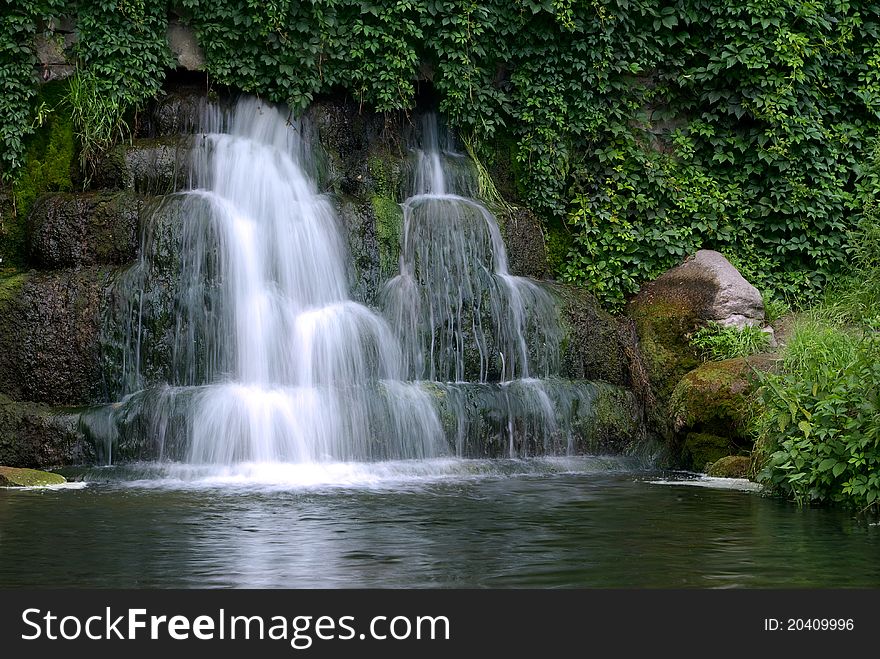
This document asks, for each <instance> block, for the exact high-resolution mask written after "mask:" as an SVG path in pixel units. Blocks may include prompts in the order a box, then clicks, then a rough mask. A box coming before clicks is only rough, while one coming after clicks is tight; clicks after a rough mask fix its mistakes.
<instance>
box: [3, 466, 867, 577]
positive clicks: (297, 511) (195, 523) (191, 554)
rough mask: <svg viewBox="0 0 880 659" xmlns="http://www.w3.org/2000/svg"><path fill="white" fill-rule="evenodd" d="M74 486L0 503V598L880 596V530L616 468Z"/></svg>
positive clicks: (249, 474)
mask: <svg viewBox="0 0 880 659" xmlns="http://www.w3.org/2000/svg"><path fill="white" fill-rule="evenodd" d="M69 474H70V475H73V476H77V475H78V476H79V477H83V478H85V479H86V480H87V481H88V483H87V484H86V485H85V486H84V487H81V488H80V489H61V490H14V489H6V490H3V489H0V586H2V587H27V586H37V587H113V588H130V587H131V588H155V587H159V588H166V587H184V588H191V587H194V588H200V587H255V588H272V587H290V588H299V587H340V588H350V587H406V588H410V587H417V588H424V587H469V588H470V587H477V588H482V587H493V588H494V587H635V588H644V587H671V588H678V587H685V588H691V587H695V588H727V587H749V588H755V587H819V588H830V587H869V586H870V587H877V586H880V562H878V560H877V558H878V557H880V527H877V526H871V525H869V524H868V523H866V522H864V521H859V520H857V519H855V518H854V517H853V516H851V515H848V514H846V513H843V512H840V511H829V510H815V509H806V510H799V509H797V508H796V507H794V506H793V505H791V504H788V503H786V502H783V501H778V500H774V499H770V498H766V497H763V496H762V495H760V494H758V493H754V492H744V491H737V490H730V489H717V488H712V487H692V486H688V485H684V484H681V485H669V484H659V483H657V482H656V481H657V480H659V479H661V478H668V477H669V476H670V475H669V474H657V473H651V472H646V471H640V470H638V469H637V468H634V467H633V465H632V464H631V463H628V462H626V461H621V460H615V459H610V458H608V459H605V458H580V459H565V458H550V459H535V460H508V461H477V460H469V461H466V460H438V461H424V462H406V461H401V462H392V463H381V464H377V465H363V464H361V465H357V464H336V465H325V466H323V467H320V468H317V469H316V470H309V469H308V468H306V467H304V466H302V465H300V466H298V467H293V468H292V470H291V469H286V468H285V467H284V466H283V465H271V466H261V465H250V466H244V467H241V468H237V469H229V470H225V471H223V470H220V471H218V470H211V471H200V469H198V468H188V467H182V466H180V467H156V466H146V467H135V468H131V467H130V468H119V467H115V468H105V469H93V470H90V471H88V472H78V474H77V473H72V474H71V473H70V472H69Z"/></svg>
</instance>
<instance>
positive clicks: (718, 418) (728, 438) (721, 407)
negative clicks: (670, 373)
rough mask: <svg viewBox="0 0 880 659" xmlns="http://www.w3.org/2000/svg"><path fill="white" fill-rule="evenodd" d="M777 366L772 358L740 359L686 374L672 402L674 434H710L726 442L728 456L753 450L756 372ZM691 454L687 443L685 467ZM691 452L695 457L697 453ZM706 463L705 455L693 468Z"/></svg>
mask: <svg viewBox="0 0 880 659" xmlns="http://www.w3.org/2000/svg"><path fill="white" fill-rule="evenodd" d="M775 363H776V362H775V358H774V357H773V356H772V355H754V356H752V357H738V358H736V359H727V360H724V361H720V362H707V363H705V364H703V365H702V366H700V367H699V368H696V369H694V370H693V371H691V372H690V373H688V374H687V375H685V376H684V377H683V378H682V379H681V381H680V382H679V383H678V385H677V386H676V387H675V390H674V391H673V393H672V397H671V399H670V401H669V413H670V415H671V425H672V430H673V432H674V433H675V434H676V435H677V436H679V437H681V436H684V435H687V437H690V436H691V434H692V433H701V434H707V433H708V434H710V435H712V436H714V437H717V438H719V440H720V439H723V440H724V444H723V446H724V447H725V450H726V451H727V452H726V453H725V455H727V454H729V453H731V452H737V451H738V450H745V449H748V448H750V447H751V444H752V438H751V437H750V436H749V434H748V423H749V416H750V414H751V410H752V402H751V394H752V392H753V391H754V387H755V383H756V377H755V371H769V370H771V369H772V368H774V366H775ZM688 452H689V449H688V448H687V440H685V449H684V450H683V451H682V455H683V458H684V461H685V464H687V455H688ZM690 453H691V455H692V456H693V451H690ZM719 457H722V456H719ZM703 460H704V457H703V456H699V457H695V458H694V459H693V461H692V462H691V464H690V466H691V467H693V468H695V469H702V468H703V466H704V464H705V463H704V462H703Z"/></svg>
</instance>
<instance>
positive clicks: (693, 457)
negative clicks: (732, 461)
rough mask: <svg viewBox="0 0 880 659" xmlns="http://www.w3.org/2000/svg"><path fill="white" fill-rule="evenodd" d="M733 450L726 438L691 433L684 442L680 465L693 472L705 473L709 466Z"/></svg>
mask: <svg viewBox="0 0 880 659" xmlns="http://www.w3.org/2000/svg"><path fill="white" fill-rule="evenodd" d="M734 449H735V447H732V446H731V445H730V440H729V439H728V438H727V437H719V436H718V435H712V434H710V433H698V432H692V433H689V434H688V435H687V437H685V440H684V446H683V449H682V464H683V466H685V467H689V468H691V469H694V470H695V471H705V470H706V468H707V466H708V465H709V464H711V463H714V462H717V461H718V460H720V459H721V458H723V457H725V456H727V455H730V452H731V450H734Z"/></svg>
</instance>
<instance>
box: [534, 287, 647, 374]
mask: <svg viewBox="0 0 880 659" xmlns="http://www.w3.org/2000/svg"><path fill="white" fill-rule="evenodd" d="M548 287H549V290H550V292H551V293H552V294H553V295H554V297H555V298H556V300H557V301H558V303H559V310H560V321H561V324H562V332H563V336H562V345H561V349H560V361H561V375H562V376H563V377H567V378H572V379H582V380H603V381H605V382H610V383H611V384H617V385H620V386H624V387H628V386H630V385H631V384H632V377H631V369H630V363H629V357H628V354H630V353H631V351H628V350H627V341H626V332H623V331H622V327H621V323H620V320H619V319H617V318H615V317H614V316H612V315H611V314H609V313H607V312H606V311H603V310H602V308H601V306H600V305H599V302H598V300H596V298H595V297H593V295H591V294H590V293H589V291H587V290H585V289H582V288H578V287H576V286H571V285H568V284H555V283H554V284H551V285H549V286H548Z"/></svg>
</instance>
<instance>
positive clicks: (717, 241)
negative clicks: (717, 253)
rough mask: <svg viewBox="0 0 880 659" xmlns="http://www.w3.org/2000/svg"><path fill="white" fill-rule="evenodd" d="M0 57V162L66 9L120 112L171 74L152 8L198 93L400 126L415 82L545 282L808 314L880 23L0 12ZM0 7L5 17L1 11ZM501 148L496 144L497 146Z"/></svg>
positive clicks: (795, 16) (841, 256)
mask: <svg viewBox="0 0 880 659" xmlns="http://www.w3.org/2000/svg"><path fill="white" fill-rule="evenodd" d="M6 6H7V8H8V10H7V11H6V12H5V15H4V17H3V24H2V25H3V27H2V28H0V29H2V33H0V48H2V49H3V54H4V57H3V59H2V60H0V61H2V62H3V64H0V85H2V89H3V90H4V93H3V94H2V95H0V116H2V117H3V119H2V125H0V138H2V142H3V146H4V150H3V155H2V159H3V165H4V169H5V171H7V173H8V172H9V171H11V170H12V169H15V168H17V167H20V166H21V164H22V162H21V158H22V154H23V153H24V143H23V141H22V140H23V139H24V137H25V136H26V135H27V134H28V132H29V131H30V126H31V123H32V120H33V117H32V112H33V108H31V107H30V105H29V104H30V102H31V100H32V98H33V86H34V82H35V81H34V76H33V63H34V59H33V52H32V45H31V44H32V41H33V36H34V35H35V34H36V32H37V30H38V29H40V28H39V25H40V19H41V18H42V17H45V16H48V15H61V14H63V13H65V12H66V13H70V14H73V15H75V16H76V17H77V20H78V25H79V30H80V32H81V34H82V37H83V38H81V39H80V42H79V44H80V45H79V47H78V52H77V56H78V59H79V63H80V65H81V66H82V67H84V69H86V70H88V71H89V72H91V73H92V74H93V75H94V76H95V80H96V81H97V82H98V83H99V84H101V85H105V86H106V88H107V89H108V90H109V91H108V93H109V94H110V95H111V96H113V97H115V98H118V100H119V103H120V104H121V105H122V106H124V107H126V108H130V107H137V106H138V105H140V104H142V103H143V101H144V100H145V99H147V98H149V97H151V96H152V95H154V94H156V93H157V92H158V90H159V88H160V84H161V81H162V76H163V74H164V70H165V68H166V67H167V66H169V65H170V63H169V60H168V52H167V46H166V44H165V42H164V30H165V25H166V22H167V16H168V12H169V11H170V10H172V9H173V11H175V12H178V13H181V14H182V16H181V18H182V19H183V20H184V21H185V22H188V23H189V24H190V25H191V26H192V27H193V28H194V29H195V31H196V34H197V36H198V38H199V41H200V43H201V45H202V47H203V50H204V52H205V56H206V68H207V71H208V74H209V76H210V77H211V80H212V81H213V82H215V83H221V84H227V85H231V86H233V87H235V88H238V89H242V90H244V91H248V92H252V93H255V94H259V95H261V96H263V97H265V98H267V99H269V100H271V101H275V102H279V103H287V104H288V105H289V106H290V107H291V109H292V111H293V112H295V113H298V112H300V111H302V110H303V109H305V107H307V106H308V104H309V103H310V102H311V101H312V100H313V99H314V98H315V97H316V95H318V94H322V93H329V92H335V91H345V92H348V93H350V94H351V95H352V96H354V97H355V98H356V99H358V100H359V101H360V102H361V103H362V104H363V105H364V106H367V107H370V108H372V109H375V110H379V111H398V110H404V111H408V110H410V109H412V108H413V106H414V103H415V90H416V84H417V81H418V80H429V81H430V82H432V83H433V87H434V89H435V90H436V92H437V97H438V99H439V104H440V109H441V111H442V112H444V113H445V114H446V115H447V116H448V118H449V120H450V122H451V123H452V124H453V125H455V126H457V127H458V129H459V131H460V132H461V133H462V135H463V136H464V137H466V138H467V141H468V143H469V144H471V145H472V146H473V147H474V150H475V152H476V153H478V155H479V156H480V158H481V159H482V160H483V161H484V162H487V163H492V162H495V161H496V160H501V161H504V160H505V159H506V158H507V156H506V154H504V155H502V156H499V155H498V154H497V153H495V150H496V149H497V148H498V146H499V145H501V148H503V149H505V150H507V149H510V155H511V157H510V158H509V161H510V162H511V169H512V171H513V172H514V174H515V176H516V189H517V190H518V194H519V196H520V197H521V200H520V201H522V202H524V203H526V204H528V205H529V206H531V207H532V208H533V209H534V210H536V211H537V212H538V213H539V214H540V215H541V216H543V217H544V218H545V220H546V222H547V225H548V226H553V227H559V226H565V228H566V231H567V232H568V238H567V239H566V240H564V241H558V242H559V245H563V244H565V245H567V246H568V253H567V254H566V255H565V258H562V259H556V262H557V263H558V267H557V274H558V275H559V276H560V277H562V278H564V279H568V280H571V281H574V282H578V283H581V284H584V285H586V286H588V287H589V288H591V289H592V290H593V291H594V292H596V293H597V294H598V295H599V296H600V298H601V299H603V300H604V301H605V302H606V303H607V304H609V305H610V306H620V305H621V304H622V303H623V302H624V301H625V300H626V299H627V298H628V297H629V296H630V295H632V294H633V293H634V292H635V291H637V290H638V288H639V286H640V285H641V284H642V283H643V282H644V281H645V280H647V279H650V278H652V277H655V276H656V275H658V274H659V273H660V272H662V271H663V270H664V269H666V268H668V267H669V266H671V265H673V264H675V263H676V262H677V261H679V260H680V259H681V257H682V256H683V255H685V254H686V253H688V252H691V251H693V250H695V249H698V248H714V249H718V250H721V251H723V252H724V253H725V254H726V255H727V256H728V257H729V258H731V260H733V261H735V262H736V263H737V264H738V265H740V266H741V268H742V269H743V271H744V274H745V275H746V276H747V277H748V278H749V279H751V280H752V281H753V282H754V283H755V284H756V285H758V286H760V287H762V288H764V289H766V290H769V291H770V292H771V294H773V295H775V296H777V297H785V298H789V299H792V300H795V301H797V300H800V301H801V302H809V301H810V300H811V299H813V298H815V296H816V295H817V293H818V291H820V290H821V289H822V287H823V286H824V285H825V284H826V283H827V282H828V281H829V280H830V279H831V278H833V277H834V276H835V275H836V273H837V272H838V271H839V270H840V269H841V267H842V265H843V264H844V263H845V262H846V254H847V249H848V244H847V235H848V234H847V232H848V230H849V229H851V228H852V227H853V226H854V225H855V224H856V223H857V222H858V221H859V218H860V217H861V216H862V214H863V209H862V208H861V206H860V205H859V202H858V200H857V197H856V196H855V187H856V185H858V184H859V183H858V181H859V180H861V179H860V178H859V177H860V172H861V171H862V170H864V167H865V161H866V158H868V157H869V154H868V145H869V144H871V143H873V140H874V138H875V137H876V136H877V133H878V130H877V128H878V123H880V27H878V26H880V8H878V5H877V4H874V3H872V2H870V1H868V2H863V3H850V2H846V1H844V0H823V1H822V2H818V1H817V0H810V1H808V2H803V1H801V0H746V1H744V2H732V1H731V0H663V1H661V0H388V1H385V2H379V1H378V0H311V1H310V2H300V1H299V0H179V1H178V2H175V3H170V2H168V1H167V0H95V1H91V2H85V1H83V2H72V1H67V2H64V1H63V0H19V1H17V2H12V3H10V2H8V0H6ZM9 8H11V9H9ZM511 145H512V147H511Z"/></svg>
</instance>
